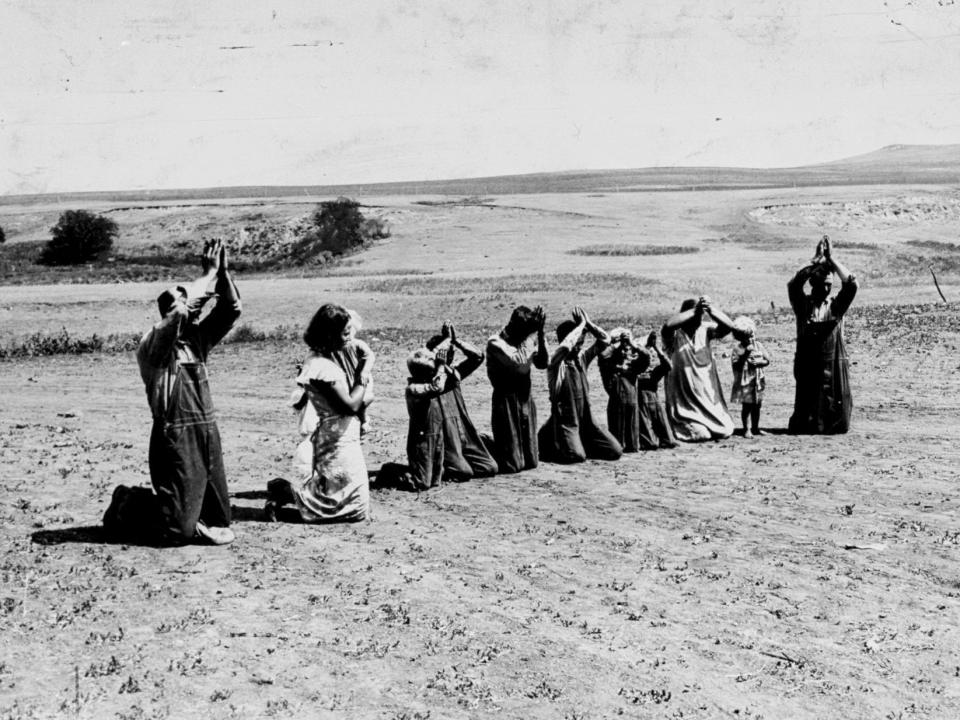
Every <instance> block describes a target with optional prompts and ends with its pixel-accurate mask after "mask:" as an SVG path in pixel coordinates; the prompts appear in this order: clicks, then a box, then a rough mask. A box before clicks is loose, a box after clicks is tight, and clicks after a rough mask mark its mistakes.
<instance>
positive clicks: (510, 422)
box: [487, 334, 547, 473]
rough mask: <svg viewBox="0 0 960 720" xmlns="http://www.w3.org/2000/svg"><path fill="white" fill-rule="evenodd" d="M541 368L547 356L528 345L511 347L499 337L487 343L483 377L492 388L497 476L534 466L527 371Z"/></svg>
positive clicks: (534, 427) (534, 417) (533, 408)
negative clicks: (488, 381) (486, 378)
mask: <svg viewBox="0 0 960 720" xmlns="http://www.w3.org/2000/svg"><path fill="white" fill-rule="evenodd" d="M531 366H532V367H536V368H539V369H541V370H542V369H544V368H546V366H547V357H546V356H545V354H543V353H541V352H539V350H533V351H531V350H530V348H529V346H528V343H527V342H524V343H522V344H521V345H519V346H516V345H511V344H510V343H508V342H507V341H506V340H505V339H504V338H503V335H502V334H500V335H494V336H493V337H492V338H490V340H489V342H488V343H487V376H488V377H489V378H490V384H491V385H493V398H492V401H491V412H490V426H491V429H492V430H493V444H494V458H495V459H496V461H497V466H498V467H499V469H500V472H501V473H515V472H520V471H521V470H529V469H531V468H535V467H536V466H537V458H538V446H537V406H536V404H534V402H533V397H531V395H530V368H531Z"/></svg>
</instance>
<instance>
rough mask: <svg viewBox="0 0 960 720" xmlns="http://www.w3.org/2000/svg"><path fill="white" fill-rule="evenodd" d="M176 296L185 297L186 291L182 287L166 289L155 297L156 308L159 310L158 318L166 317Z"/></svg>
mask: <svg viewBox="0 0 960 720" xmlns="http://www.w3.org/2000/svg"><path fill="white" fill-rule="evenodd" d="M178 295H183V296H184V297H187V289H186V288H185V287H183V285H177V286H176V287H172V288H167V289H166V290H164V291H163V292H162V293H160V295H159V296H158V297H157V308H158V309H159V310H160V317H166V316H167V313H168V312H170V308H172V307H173V304H174V303H175V302H176V301H177V298H178Z"/></svg>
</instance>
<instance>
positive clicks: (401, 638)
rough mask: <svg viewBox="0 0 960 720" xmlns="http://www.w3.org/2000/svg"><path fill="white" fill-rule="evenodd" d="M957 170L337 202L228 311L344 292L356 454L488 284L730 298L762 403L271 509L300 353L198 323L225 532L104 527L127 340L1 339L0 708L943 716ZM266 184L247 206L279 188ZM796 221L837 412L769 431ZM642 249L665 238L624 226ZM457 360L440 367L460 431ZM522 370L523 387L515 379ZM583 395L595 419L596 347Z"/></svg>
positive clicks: (603, 312)
mask: <svg viewBox="0 0 960 720" xmlns="http://www.w3.org/2000/svg"><path fill="white" fill-rule="evenodd" d="M957 198H958V194H957V193H956V191H954V190H952V189H950V188H944V187H934V186H927V187H922V186H911V187H899V186H887V187H848V188H827V189H809V188H807V189H797V190H742V191H713V192H672V193H671V192H662V193H620V194H614V193H584V194H577V195H569V194H568V195H561V194H555V195H522V196H520V195H518V196H497V197H495V198H486V199H484V200H485V201H484V202H480V203H449V202H444V199H443V198H439V197H438V198H421V197H377V198H373V197H368V198H360V199H361V200H362V201H363V202H365V203H366V204H368V205H370V206H376V207H377V208H378V211H379V212H381V213H382V214H383V215H384V216H385V217H387V218H388V220H389V222H390V223H391V227H392V229H393V235H392V237H391V238H390V239H389V240H387V241H385V242H383V243H381V244H379V245H377V246H375V247H373V248H372V249H370V250H369V251H367V252H365V253H363V254H361V255H358V256H356V257H354V258H352V259H350V260H349V261H347V262H346V263H344V264H342V265H340V266H339V267H337V268H335V269H333V270H332V271H328V272H326V274H321V275H317V276H314V277H304V278H297V277H285V278H279V277H266V276H260V277H256V276H242V277H241V278H240V280H239V282H240V289H241V293H242V294H243V298H244V301H245V304H246V310H245V316H244V318H243V322H244V323H246V324H248V325H249V327H250V328H252V329H254V330H260V331H264V332H271V333H274V334H276V335H277V336H278V337H280V338H283V337H284V336H285V333H289V334H292V333H295V332H296V329H297V328H298V327H300V326H302V325H303V324H304V323H305V322H306V320H307V319H308V317H309V315H310V313H311V312H312V310H313V309H314V308H315V307H316V306H317V305H318V304H320V303H321V302H323V301H325V300H338V301H342V302H344V303H345V304H347V305H348V306H351V307H355V308H357V309H358V310H360V312H361V313H362V314H363V315H364V317H365V321H366V329H365V330H364V333H363V334H364V336H365V337H366V339H367V340H368V341H369V342H370V343H371V345H373V346H374V348H375V349H376V350H377V352H378V354H379V360H378V366H377V386H378V391H379V400H378V402H377V403H376V405H375V406H374V409H373V410H372V412H371V415H372V418H373V422H374V430H373V432H372V433H371V435H370V436H369V437H368V439H367V440H366V452H367V460H368V464H369V466H370V469H371V470H376V469H377V468H379V466H380V464H381V463H383V462H384V461H387V460H398V459H400V458H401V457H402V454H403V447H404V440H405V430H406V414H405V409H404V406H403V400H402V386H403V380H404V377H405V372H404V368H403V359H404V357H405V355H406V353H407V352H408V350H409V349H412V347H414V346H415V345H416V344H417V343H418V342H419V341H420V339H421V338H423V337H424V336H425V335H426V334H428V333H429V332H431V331H432V330H433V329H435V327H437V326H439V323H440V321H441V320H442V319H443V318H446V317H449V318H451V319H453V320H455V321H458V322H459V323H460V325H461V333H462V334H464V335H466V336H468V337H470V338H472V339H474V340H477V341H482V339H483V338H484V337H485V336H486V335H487V334H488V333H490V332H492V331H493V330H494V329H496V328H497V327H498V326H499V325H500V324H501V323H502V322H503V320H505V318H506V316H507V315H508V313H509V310H510V308H511V307H512V306H513V305H515V304H516V303H518V302H526V303H528V304H535V303H542V304H544V305H545V306H546V308H547V311H548V313H549V316H550V320H551V321H553V320H558V319H559V318H560V316H562V315H563V314H565V313H566V312H567V311H568V309H569V308H570V306H571V305H572V304H573V303H574V302H576V303H578V304H583V305H584V306H585V307H586V308H587V309H588V311H591V313H592V314H593V315H594V316H595V317H596V318H598V319H600V320H602V321H603V322H605V323H617V324H620V323H622V322H627V323H629V324H630V325H632V326H634V327H635V328H637V329H638V330H645V329H649V328H652V327H654V326H656V325H657V324H659V323H660V322H662V320H663V319H664V317H665V316H666V315H668V314H669V313H670V312H671V311H673V310H674V309H675V308H676V306H677V305H678V304H679V302H680V301H681V300H682V299H683V298H684V297H686V296H688V295H694V294H700V293H708V294H710V295H711V296H712V297H713V298H714V302H715V304H717V305H718V306H720V307H723V308H724V309H727V310H728V311H729V312H731V313H734V314H736V313H740V312H745V313H749V314H751V315H755V316H757V317H759V319H760V320H761V325H760V328H761V329H760V333H761V338H762V339H763V340H764V341H765V342H766V344H767V345H768V347H769V348H770V349H771V350H772V351H773V353H774V364H773V366H772V367H771V368H770V371H769V373H768V379H769V393H768V398H767V401H766V403H765V409H764V418H763V420H764V421H765V424H766V426H767V427H768V428H770V429H771V431H772V432H771V433H770V434H769V435H767V436H765V437H762V438H759V439H756V440H753V441H747V440H744V439H742V438H733V439H731V440H729V441H726V442H723V443H716V444H707V445H702V446H684V447H681V448H678V449H677V450H675V451H665V452H657V453H647V454H640V455H636V456H627V457H625V458H624V459H623V460H622V461H620V462H618V463H614V464H604V463H594V462H590V463H586V464H584V465H582V466H576V467H561V466H555V465H542V466H541V467H540V468H538V469H537V470H535V471H532V472H528V473H524V474H521V475H515V476H503V477H498V478H494V479H491V480H486V481H476V482H470V483H463V484H449V485H446V486H444V487H443V488H441V489H440V490H438V491H433V492H430V493H424V494H421V495H413V494H408V493H402V492H398V491H395V490H389V489H376V490H375V491H374V493H373V499H372V506H373V518H372V520H371V521H369V522H366V523H362V524H359V525H352V526H344V527H310V526H303V525H292V524H279V525H273V524H267V523H264V522H262V519H261V513H260V510H261V507H262V504H263V492H262V491H263V489H264V487H265V483H266V481H267V480H268V479H270V478H271V477H274V476H276V475H282V474H285V473H288V468H289V456H290V454H291V452H292V449H293V447H294V444H295V441H296V437H295V432H294V430H295V427H294V422H293V418H292V415H291V414H290V412H289V411H288V410H287V409H286V408H285V407H284V402H285V399H286V397H287V396H288V394H289V390H290V387H291V378H292V376H293V371H294V364H295V362H296V360H297V358H298V357H299V356H300V355H302V353H303V349H302V347H301V346H300V345H299V344H298V343H297V342H296V341H295V340H287V339H278V340H276V341H268V342H259V343H230V344H226V345H224V346H223V347H222V348H220V349H219V350H218V351H216V353H215V355H214V356H213V358H212V359H211V363H210V371H211V376H212V385H213V392H214V398H215V400H216V401H217V403H218V407H219V410H220V417H221V432H222V435H223V440H224V448H225V455H226V463H227V469H228V474H229V476H230V481H231V489H232V491H233V503H234V507H235V521H236V522H235V529H236V531H237V542H236V543H235V544H234V545H232V546H229V547H226V548H201V547H187V548H178V549H156V548H151V547H141V546H130V545H113V544H107V543H105V542H103V539H102V538H101V537H100V534H99V531H98V528H97V525H98V522H99V518H100V515H101V514H102V511H103V509H104V508H105V506H106V503H107V501H108V499H109V496H110V492H111V490H112V488H113V486H114V485H115V484H117V483H120V482H123V483H127V484H146V483H148V481H149V480H148V476H147V469H146V454H147V438H148V434H149V422H150V421H149V417H148V412H147V409H146V402H145V398H144V396H143V390H142V387H141V385H140V383H139V378H138V374H137V370H136V364H135V361H134V359H133V357H132V355H131V354H129V353H118V354H89V355H80V356H55V357H41V358H23V359H17V360H7V361H2V362H0V368H2V373H0V393H2V394H3V396H4V398H5V400H4V402H3V403H0V462H2V465H3V468H4V472H3V474H2V476H0V521H2V525H0V536H2V538H3V545H2V548H3V549H2V561H0V563H2V564H0V568H2V580H3V585H2V589H0V631H2V638H3V641H4V642H3V649H2V651H0V718H31V717H36V718H47V717H81V718H104V717H118V718H184V717H210V718H232V717H238V718H241V717H242V718H252V717H325V718H326V717H330V718H361V717H362V718H367V717H370V718H391V719H394V720H400V719H401V718H406V719H407V720H412V719H413V718H421V719H422V718H428V717H429V718H433V719H439V718H477V717H504V718H543V719H544V720H548V719H553V718H571V719H572V718H597V719H598V718H612V717H619V716H623V717H639V718H647V717H651V718H761V717H763V718H767V719H768V720H770V719H777V718H890V719H894V718H897V719H899V718H955V717H958V716H960V627H958V618H960V563H958V559H957V555H958V552H960V519H958V514H957V513H958V507H960V501H958V493H957V486H956V470H955V468H956V467H957V465H958V460H960V451H958V450H957V449H956V440H955V438H956V434H957V428H958V423H957V417H958V411H960V375H958V369H960V368H958V364H960V362H958V360H957V347H958V344H960V336H958V319H960V318H958V312H957V310H956V308H955V306H954V305H952V304H951V305H944V304H942V303H940V304H936V301H938V300H939V298H938V296H937V294H936V290H935V289H934V287H933V284H932V281H931V279H930V274H929V266H930V265H931V264H932V265H933V266H934V268H935V269H936V270H937V273H938V277H939V279H940V282H941V285H942V287H943V290H944V293H945V294H946V296H947V298H948V299H949V300H956V299H957V298H958V297H960V273H958V270H960V266H958V264H957V263H958V260H960V246H957V245H956V244H955V243H956V242H958V240H957V238H956V237H955V228H956V226H957V225H956V221H957V217H956V214H957V213H956V208H957ZM424 199H426V200H429V201H431V204H422V201H423V200H424ZM97 202H98V203H103V202H105V201H97ZM258 202H259V201H258ZM298 202H299V200H298ZM286 204H287V203H286V201H284V202H279V201H278V202H276V203H273V204H269V205H266V206H260V209H259V210H258V212H262V213H264V214H266V215H268V216H270V217H275V218H277V219H278V222H279V221H282V220H283V218H285V217H287V218H289V217H292V213H302V212H305V210H304V206H303V205H298V206H297V208H295V209H294V208H290V207H286ZM98 207H100V206H98ZM105 207H107V205H102V207H100V209H103V208H105ZM905 208H906V210H905ZM894 209H899V212H894V211H893V210H894ZM57 212H59V208H58V207H57V206H55V205H51V206H49V207H40V206H38V207H29V208H25V207H20V208H14V207H10V206H5V207H2V208H0V224H2V225H4V227H8V228H9V227H10V223H11V218H13V217H14V216H15V215H16V216H17V217H19V218H20V219H21V220H20V221H22V222H24V223H26V222H27V221H26V220H25V219H24V218H25V217H26V216H27V215H30V217H34V218H41V219H40V220H34V225H33V226H31V227H34V230H32V231H30V232H33V233H34V234H33V235H30V232H27V231H26V230H24V231H23V232H22V233H20V234H18V235H16V236H14V237H12V238H11V239H10V240H8V242H20V241H25V240H30V239H34V240H35V239H37V238H38V237H39V235H37V233H40V234H42V232H41V230H42V228H43V227H47V226H48V225H50V224H52V222H48V221H47V220H44V219H42V218H45V217H52V218H53V219H54V220H55V217H56V214H57ZM217 212H218V213H219V212H224V211H222V209H218V210H217ZM237 212H238V213H242V212H248V210H246V209H238V210H237ZM17 213H19V215H17ZM44 213H46V215H45V214H44ZM207 213H208V210H206V209H203V208H198V207H197V206H195V205H191V206H189V207H182V208H176V209H172V210H169V211H167V210H162V211H161V210H156V209H141V210H130V211H126V215H125V217H126V218H127V220H121V219H120V218H117V219H118V222H120V225H121V243H124V244H126V245H127V246H128V247H136V246H137V244H138V243H154V242H158V239H157V238H161V236H162V233H159V232H158V230H157V227H156V225H155V221H156V219H157V218H158V217H160V216H162V217H163V218H164V222H165V223H168V225H167V227H174V226H176V227H192V228H194V231H195V229H196V228H197V227H198V226H199V225H200V224H202V223H203V222H207V221H208V220H206V219H204V218H207V217H208V215H207ZM31 214H32V215H31ZM201 215H202V216H203V217H201ZM174 216H176V217H174ZM222 222H224V223H227V222H228V220H222ZM177 223H181V224H180V225H177ZM21 227H22V228H23V227H27V225H26V224H25V225H23V226H21ZM38 228H39V229H38ZM194 231H191V232H194ZM823 232H829V233H830V234H831V236H832V237H834V239H835V241H836V246H837V254H838V256H839V257H841V258H842V259H843V260H844V261H845V262H846V263H847V264H848V265H849V266H850V267H851V269H852V270H853V271H854V272H856V273H858V275H859V276H860V278H861V279H862V285H863V290H862V293H861V296H860V298H859V299H858V302H857V304H856V305H855V307H854V310H853V311H852V313H851V316H850V318H849V320H848V328H847V329H848V333H847V336H848V346H849V349H850V353H851V357H852V360H853V363H854V365H853V368H852V371H853V387H854V393H855V395H854V398H855V404H856V408H855V424H854V429H853V431H852V432H851V433H850V434H849V435H847V436H842V437H827V438H796V437H792V436H788V435H785V434H782V431H780V429H782V428H783V427H785V425H786V421H787V418H788V416H789V413H790V409H791V408H790V406H791V403H792V396H793V383H792V377H791V358H792V338H793V329H792V322H791V318H790V316H789V313H788V312H787V310H786V308H785V307H784V306H785V304H786V297H785V289H784V285H785V282H786V280H787V279H788V277H789V275H790V272H791V270H792V269H794V268H796V267H797V266H798V265H800V264H802V263H803V262H804V261H805V260H806V259H808V258H809V256H810V254H811V251H812V248H813V246H814V244H815V242H816V239H817V238H818V237H819V235H820V234H821V233H823ZM9 235H10V232H9V230H8V236H9ZM598 246H599V247H600V248H601V250H597V249H596V248H597V247H598ZM670 247H679V248H684V250H683V251H682V252H681V251H678V252H676V253H667V254H659V253H658V252H657V250H656V248H670ZM584 248H587V250H586V251H584ZM590 248H593V249H592V250H590ZM687 248H695V249H692V250H691V249H687ZM162 284H163V283H148V284H113V285H58V286H2V287H0V345H4V346H10V345H13V344H16V343H20V342H22V341H23V340H24V339H25V338H27V337H28V336H30V335H32V334H34V333H37V332H41V333H56V332H58V331H60V329H61V328H66V330H67V331H68V332H69V333H70V334H71V335H72V336H75V337H88V336H90V335H92V334H94V333H97V334H100V335H104V334H121V335H123V334H127V335H132V334H134V333H138V332H142V331H143V329H144V328H145V327H146V326H147V325H148V324H149V323H150V322H152V321H153V314H154V312H155V310H154V304H153V298H154V297H155V295H156V292H157V290H158V288H159V287H161V286H162ZM278 328H279V330H278ZM285 329H286V330H285ZM727 350H728V345H726V344H725V343H721V344H719V345H718V347H717V355H718V361H719V363H720V366H721V368H722V376H723V378H724V381H725V383H727V384H729V370H728V364H729V360H728V359H727V358H726V357H724V356H725V353H726V351H727ZM483 375H484V374H483V372H482V371H481V372H480V373H479V374H478V375H477V376H476V377H473V378H470V379H469V380H468V381H467V382H466V384H465V390H466V396H467V400H468V402H469V403H470V404H471V407H472V408H473V413H474V417H475V420H476V421H477V423H478V425H480V426H481V429H486V428H487V427H488V425H489V418H488V412H489V390H488V386H487V382H486V379H485V377H484V376H483ZM537 393H538V395H537V396H538V398H541V401H540V403H539V405H540V408H541V412H542V413H543V414H545V413H546V410H547V403H546V391H545V387H544V381H543V377H542V375H540V376H538V377H537ZM593 402H594V407H595V411H597V412H598V413H600V414H601V415H602V409H603V407H604V404H605V398H604V397H603V392H602V389H601V388H600V384H599V378H597V377H596V376H594V388H593Z"/></svg>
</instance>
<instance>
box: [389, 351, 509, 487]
mask: <svg viewBox="0 0 960 720" xmlns="http://www.w3.org/2000/svg"><path fill="white" fill-rule="evenodd" d="M482 362H483V355H478V356H475V357H467V358H465V359H464V360H462V361H461V362H460V363H458V364H457V365H456V367H454V368H448V367H443V368H441V370H440V372H438V374H437V375H436V376H435V377H434V379H433V381H432V382H429V383H418V382H415V381H414V380H412V379H411V380H409V381H408V383H407V391H406V399H407V412H408V414H409V416H410V426H409V430H408V432H407V462H408V465H409V466H410V475H411V477H412V479H413V484H414V485H415V486H416V488H417V489H419V490H426V489H428V488H431V487H435V486H437V485H439V484H440V483H441V482H442V481H443V480H445V479H451V480H469V479H470V478H474V477H490V476H491V475H496V474H497V469H498V468H497V463H496V461H495V460H494V459H493V457H491V455H490V453H489V452H488V451H487V449H486V446H485V445H484V444H483V441H482V440H481V439H480V433H479V432H477V429H476V427H475V426H474V424H473V422H472V421H471V420H470V415H469V414H468V413H467V406H466V403H465V402H464V399H463V392H462V391H461V390H460V381H461V380H462V379H463V378H465V377H466V376H468V375H469V374H470V373H472V372H473V371H474V370H476V369H477V368H478V367H479V366H480V363H482Z"/></svg>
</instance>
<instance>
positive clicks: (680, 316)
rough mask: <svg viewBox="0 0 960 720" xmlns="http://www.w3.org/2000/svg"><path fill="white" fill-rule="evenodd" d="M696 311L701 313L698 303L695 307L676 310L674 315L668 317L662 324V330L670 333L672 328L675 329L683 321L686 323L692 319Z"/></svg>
mask: <svg viewBox="0 0 960 720" xmlns="http://www.w3.org/2000/svg"><path fill="white" fill-rule="evenodd" d="M698 313H699V314H701V315H702V311H701V309H700V306H699V305H697V306H696V307H693V308H690V309H689V310H684V311H683V312H678V313H677V314H676V315H671V316H670V317H669V319H668V320H667V321H666V322H665V323H664V324H663V330H662V332H663V333H672V332H673V331H674V330H676V329H677V328H678V327H680V326H681V325H683V324H684V323H687V322H689V321H690V320H693V318H694V317H695V316H696V315H697V314H698Z"/></svg>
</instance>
